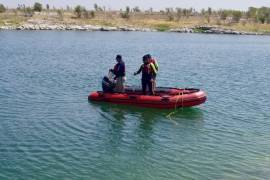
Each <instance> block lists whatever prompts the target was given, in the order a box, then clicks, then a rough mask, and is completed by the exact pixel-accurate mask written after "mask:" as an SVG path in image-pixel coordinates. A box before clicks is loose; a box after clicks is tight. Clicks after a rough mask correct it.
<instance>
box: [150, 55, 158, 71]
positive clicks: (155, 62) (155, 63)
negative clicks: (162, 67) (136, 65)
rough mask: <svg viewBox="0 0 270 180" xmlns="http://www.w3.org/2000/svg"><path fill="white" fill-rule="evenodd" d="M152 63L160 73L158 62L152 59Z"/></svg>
mask: <svg viewBox="0 0 270 180" xmlns="http://www.w3.org/2000/svg"><path fill="white" fill-rule="evenodd" d="M150 63H153V64H154V65H155V69H156V71H158V63H157V61H156V60H155V59H154V58H151V59H150Z"/></svg>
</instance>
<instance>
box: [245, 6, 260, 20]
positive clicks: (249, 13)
mask: <svg viewBox="0 0 270 180" xmlns="http://www.w3.org/2000/svg"><path fill="white" fill-rule="evenodd" d="M257 11H258V9H257V8H255V7H249V8H248V11H247V17H248V18H254V19H255V18H256V16H257Z"/></svg>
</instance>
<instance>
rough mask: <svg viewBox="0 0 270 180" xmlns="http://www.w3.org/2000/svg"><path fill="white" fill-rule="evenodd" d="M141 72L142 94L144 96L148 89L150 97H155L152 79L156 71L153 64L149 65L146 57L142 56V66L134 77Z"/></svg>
mask: <svg viewBox="0 0 270 180" xmlns="http://www.w3.org/2000/svg"><path fill="white" fill-rule="evenodd" d="M141 72H142V92H143V94H145V95H146V88H147V87H148V90H149V93H150V95H155V91H154V86H153V85H154V84H153V82H154V80H153V77H154V75H155V74H156V73H157V70H156V68H155V66H154V64H153V63H151V62H150V61H149V59H148V57H147V56H146V55H145V56H143V64H142V65H141V67H140V69H139V70H138V71H137V72H135V73H134V76H136V75H137V74H140V73H141Z"/></svg>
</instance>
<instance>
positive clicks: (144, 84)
mask: <svg viewBox="0 0 270 180" xmlns="http://www.w3.org/2000/svg"><path fill="white" fill-rule="evenodd" d="M147 87H148V90H149V92H150V94H151V95H154V91H153V82H152V81H151V79H150V80H148V79H142V91H143V94H144V95H146V88H147Z"/></svg>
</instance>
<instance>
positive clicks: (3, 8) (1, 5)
mask: <svg viewBox="0 0 270 180" xmlns="http://www.w3.org/2000/svg"><path fill="white" fill-rule="evenodd" d="M5 11H6V8H5V6H4V5H3V4H0V13H3V12H5Z"/></svg>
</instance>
